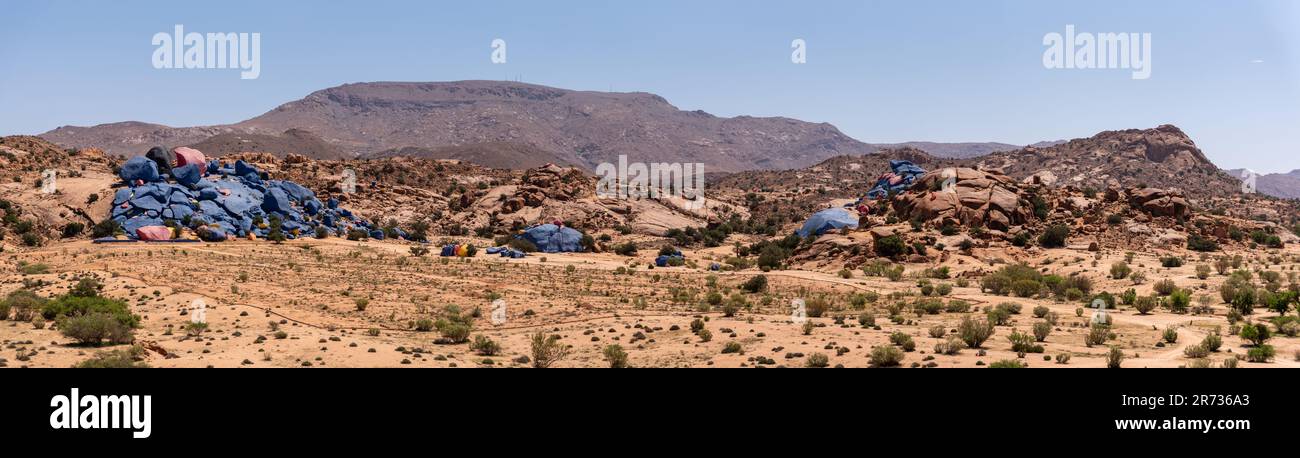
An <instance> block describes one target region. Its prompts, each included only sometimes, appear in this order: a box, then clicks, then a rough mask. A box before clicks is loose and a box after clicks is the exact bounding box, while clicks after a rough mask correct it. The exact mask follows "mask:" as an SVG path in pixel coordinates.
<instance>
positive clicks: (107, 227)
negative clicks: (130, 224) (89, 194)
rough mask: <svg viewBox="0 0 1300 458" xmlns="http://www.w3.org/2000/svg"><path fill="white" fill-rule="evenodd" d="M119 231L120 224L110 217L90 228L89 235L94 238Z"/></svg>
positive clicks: (120, 230)
mask: <svg viewBox="0 0 1300 458" xmlns="http://www.w3.org/2000/svg"><path fill="white" fill-rule="evenodd" d="M121 233H123V231H122V225H121V224H119V223H118V222H117V221H114V220H112V219H104V220H103V221H100V222H98V223H95V225H94V226H91V228H90V235H91V236H92V237H95V238H102V237H112V236H115V235H118V234H121Z"/></svg>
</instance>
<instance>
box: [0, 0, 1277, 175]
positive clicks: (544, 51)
mask: <svg viewBox="0 0 1300 458" xmlns="http://www.w3.org/2000/svg"><path fill="white" fill-rule="evenodd" d="M2 9H3V11H4V15H5V16H6V18H7V19H8V20H6V21H5V25H4V26H3V27H0V134H5V135H8V134H35V133H41V132H44V131H47V130H49V129H53V128H55V127H58V126H62V125H93V124H99V123H105V122H115V121H125V120H137V121H146V122H155V123H160V124H167V125H171V126H190V125H204V124H221V123H231V122H237V121H240V120H243V119H246V118H250V117H253V116H256V115H259V114H261V113H264V112H266V111H267V110H269V109H271V108H274V107H275V106H277V105H279V104H281V103H284V102H288V101H290V100H294V99H298V98H300V97H302V96H305V95H307V94H308V93H310V92H312V91H315V90H318V89H323V88H326V87H330V86H335V85H339V84H344V83H351V82H362V81H449V80H462V79H522V80H523V81H525V82H530V83H537V84H544V85H549V86H556V87H561V88H568V89H585V90H602V91H604V90H611V89H612V90H615V91H645V92H653V93H656V94H659V95H662V96H664V97H665V98H667V99H668V100H669V101H670V102H672V103H673V104H674V105H676V106H677V107H679V108H682V109H686V110H697V109H699V110H705V111H708V112H710V113H713V114H716V115H720V116H735V115H741V114H747V115H754V116H788V117H793V118H798V119H803V120H807V121H815V122H829V123H832V124H834V125H836V126H838V127H839V128H840V129H841V130H843V131H844V132H845V133H846V134H848V135H850V136H853V137H854V138H857V139H859V140H862V141H867V142H898V141H907V140H930V141H1000V142H1007V143H1015V144H1028V143H1032V142H1036V141H1040V140H1054V139H1064V138H1075V137H1086V136H1090V135H1092V134H1094V133H1096V132H1099V131H1102V130H1109V129H1124V128H1148V127H1154V126H1157V125H1160V124H1166V123H1171V124H1176V125H1178V126H1180V127H1182V128H1183V129H1184V130H1185V131H1186V132H1187V133H1188V134H1189V135H1191V136H1192V138H1193V139H1194V140H1195V141H1196V142H1197V144H1198V145H1200V146H1201V147H1202V149H1204V150H1205V151H1206V153H1207V154H1208V155H1209V157H1210V158H1211V159H1212V160H1214V161H1215V162H1216V163H1217V164H1218V165H1220V166H1222V167H1227V168H1232V167H1250V168H1253V169H1255V170H1257V171H1263V172H1280V171H1288V170H1291V169H1300V147H1298V146H1297V145H1298V144H1300V6H1298V5H1297V2H1292V1H1288V0H1278V1H1213V0H1204V1H1195V0H1192V1H1189V0H1177V1H1087V2H1063V1H1029V0H1026V1H971V0H950V1H879V2H872V1H861V0H859V1H784V2H776V1H756V0H736V1H711V0H690V1H655V2H630V1H609V2H606V1H596V0H587V1H456V2H443V1H418V2H417V1H411V2H398V1H383V0H367V1H364V2H345V1H337V2H324V1H248V2H245V1H222V2H202V3H200V2H176V1H129V0H127V1H112V2H109V1H58V0H40V1H38V0H30V1H29V0H5V1H4V4H3V7H2ZM176 24H183V25H184V26H185V29H186V31H187V32H191V31H192V32H203V33H207V32H257V33H260V34H261V35H262V43H261V49H262V56H261V61H262V62H261V67H262V68H261V75H260V78H258V79H256V80H241V79H240V77H239V73H238V71H237V70H198V69H191V70H166V69H163V70H159V69H155V68H153V66H152V64H151V57H152V55H153V53H154V50H155V46H154V45H153V44H151V43H150V40H151V38H152V37H153V36H154V34H156V33H159V32H167V33H170V32H171V31H172V28H173V26H174V25H176ZM1067 24H1073V25H1075V26H1076V29H1077V31H1078V32H1092V33H1119V32H1124V33H1150V34H1151V36H1152V41H1151V44H1152V51H1151V54H1152V55H1151V61H1152V62H1151V76H1150V78H1149V79H1146V80H1135V79H1133V78H1132V77H1131V72H1130V71H1128V70H1112V69H1106V70H1102V69H1091V70H1080V69H1069V70H1066V69H1047V68H1044V65H1043V53H1044V51H1045V49H1046V48H1045V46H1044V45H1043V38H1044V35H1045V34H1048V33H1053V32H1055V33H1061V34H1064V33H1065V27H1066V25H1067ZM496 38H501V39H504V40H506V43H507V51H508V54H507V57H508V61H507V63H506V64H493V63H491V61H490V54H491V52H492V49H491V47H490V46H491V42H492V40H493V39H496ZM796 38H802V39H804V40H806V42H807V46H808V52H807V59H808V60H807V63H805V64H802V65H796V64H793V63H791V59H790V57H791V48H790V45H791V41H792V40H794V39H796Z"/></svg>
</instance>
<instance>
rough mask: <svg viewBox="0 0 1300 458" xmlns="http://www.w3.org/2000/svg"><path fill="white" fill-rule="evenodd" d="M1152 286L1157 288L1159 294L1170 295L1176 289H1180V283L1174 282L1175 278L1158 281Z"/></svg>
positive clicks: (1154, 288)
mask: <svg viewBox="0 0 1300 458" xmlns="http://www.w3.org/2000/svg"><path fill="white" fill-rule="evenodd" d="M1151 288H1152V289H1153V290H1155V292H1156V294H1159V295H1161V296H1168V295H1170V294H1173V292H1174V290H1175V289H1178V285H1176V284H1174V281H1173V280H1170V279H1164V280H1160V281H1158V282H1156V283H1155V284H1154V285H1151Z"/></svg>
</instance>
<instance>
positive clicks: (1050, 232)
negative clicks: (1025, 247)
mask: <svg viewBox="0 0 1300 458" xmlns="http://www.w3.org/2000/svg"><path fill="white" fill-rule="evenodd" d="M1069 237H1070V227H1069V226H1066V225H1064V224H1054V225H1052V226H1051V227H1048V228H1047V230H1045V231H1043V233H1042V235H1039V236H1038V244H1039V245H1040V246H1042V247H1043V248H1060V247H1063V246H1065V242H1066V240H1067V239H1068V238H1069Z"/></svg>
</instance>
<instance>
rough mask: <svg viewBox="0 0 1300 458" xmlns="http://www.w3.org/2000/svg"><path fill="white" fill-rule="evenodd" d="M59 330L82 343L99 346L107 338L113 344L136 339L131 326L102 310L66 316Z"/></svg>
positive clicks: (61, 321) (60, 322) (60, 323)
mask: <svg viewBox="0 0 1300 458" xmlns="http://www.w3.org/2000/svg"><path fill="white" fill-rule="evenodd" d="M59 331H60V332H62V333H63V335H65V336H67V337H70V338H72V339H75V340H76V341H77V342H79V343H81V344H82V345H94V346H98V345H100V344H102V343H104V341H105V340H107V341H108V342H109V343H112V344H124V343H131V342H132V341H133V340H135V337H134V336H133V335H132V333H131V327H130V326H128V325H126V324H123V323H122V322H121V321H119V320H118V319H117V318H116V317H114V316H113V315H112V314H109V313H102V312H94V313H88V314H78V315H74V316H68V317H65V318H63V319H62V320H60V321H59Z"/></svg>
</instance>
